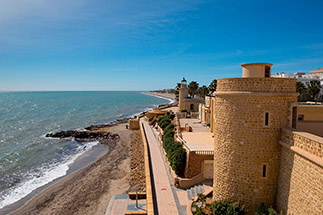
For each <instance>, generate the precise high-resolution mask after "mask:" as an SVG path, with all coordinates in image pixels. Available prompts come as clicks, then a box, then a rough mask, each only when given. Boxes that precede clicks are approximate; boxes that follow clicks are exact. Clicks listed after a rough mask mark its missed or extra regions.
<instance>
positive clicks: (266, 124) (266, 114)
mask: <svg viewBox="0 0 323 215" xmlns="http://www.w3.org/2000/svg"><path fill="white" fill-rule="evenodd" d="M268 125H269V113H268V112H266V113H265V126H268Z"/></svg>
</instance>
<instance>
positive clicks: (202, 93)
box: [198, 85, 209, 99]
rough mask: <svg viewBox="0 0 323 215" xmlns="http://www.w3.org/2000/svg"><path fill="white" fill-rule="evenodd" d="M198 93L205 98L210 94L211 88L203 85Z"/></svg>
mask: <svg viewBox="0 0 323 215" xmlns="http://www.w3.org/2000/svg"><path fill="white" fill-rule="evenodd" d="M198 94H199V95H200V96H201V97H202V98H203V99H204V98H205V96H206V95H208V94H209V89H208V88H207V87H206V86H205V85H203V86H202V87H200V88H199V89H198Z"/></svg>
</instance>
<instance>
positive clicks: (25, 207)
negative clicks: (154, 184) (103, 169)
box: [0, 93, 175, 215]
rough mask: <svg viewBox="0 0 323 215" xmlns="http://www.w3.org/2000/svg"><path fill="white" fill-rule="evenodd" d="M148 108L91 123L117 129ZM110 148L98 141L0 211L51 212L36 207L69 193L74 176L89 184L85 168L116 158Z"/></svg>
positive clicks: (13, 214)
mask: <svg viewBox="0 0 323 215" xmlns="http://www.w3.org/2000/svg"><path fill="white" fill-rule="evenodd" d="M143 94H146V95H149V96H156V97H159V98H162V99H165V100H167V101H171V103H174V102H175V100H174V99H172V98H171V97H167V96H165V95H163V94H162V95H160V94H152V93H143ZM150 109H152V108H149V110H150ZM146 111H147V110H146ZM146 111H142V112H140V113H137V114H134V115H133V116H129V117H124V118H119V119H116V120H114V121H111V122H109V123H106V124H97V125H90V126H89V127H92V128H94V129H95V128H100V126H105V127H108V129H111V130H115V128H116V127H119V128H120V126H124V127H125V124H126V123H127V122H128V119H131V118H134V117H136V116H138V115H141V114H143V113H145V112H146ZM127 131H129V130H127ZM129 132H131V131H129ZM114 133H118V132H114ZM120 136H121V135H120ZM126 139H127V138H126ZM123 142H124V141H123ZM126 142H128V144H129V145H130V140H129V139H128V140H127V141H126ZM126 145H127V144H126ZM117 147H119V143H117V145H116V148H117ZM107 148H108V147H107V146H105V145H103V144H100V143H99V144H98V145H96V146H94V147H93V148H92V149H91V150H89V151H87V152H85V153H84V154H82V155H81V156H80V157H78V158H77V159H76V160H75V161H74V162H73V163H72V164H70V165H69V169H68V171H67V173H66V174H65V175H64V176H61V177H59V178H56V179H54V180H53V181H51V182H49V183H47V184H45V185H43V186H41V187H39V188H37V189H35V190H33V191H32V192H31V193H29V194H28V195H27V196H25V197H23V198H22V199H20V200H18V201H17V202H15V203H13V204H10V205H7V206H6V207H4V208H2V209H0V215H2V214H11V215H16V214H19V215H20V214H48V212H46V213H42V212H39V211H38V209H37V208H39V206H40V205H43V203H44V202H42V199H47V201H48V200H52V199H51V198H49V197H51V196H52V195H54V194H56V193H68V194H67V196H68V195H69V192H70V189H68V188H66V187H65V185H66V184H71V183H73V181H75V177H76V178H79V177H81V179H84V181H85V184H86V181H88V182H89V183H91V182H90V181H91V180H87V179H86V178H88V177H85V176H83V175H84V174H86V173H85V171H86V170H87V169H89V168H91V167H92V166H99V167H100V166H102V165H100V164H99V163H100V161H101V160H110V161H111V160H114V158H113V157H112V158H107V157H108V155H109V154H110V153H112V152H113V151H114V149H112V150H108V149H107ZM122 149H123V148H122ZM123 158H124V159H125V160H126V163H127V162H128V165H127V166H128V168H130V164H129V159H130V158H129V155H128V156H123ZM127 160H128V161H127ZM117 161H120V158H119V159H117ZM101 162H102V161H101ZM115 163H117V164H120V165H124V164H122V162H115ZM127 166H124V167H123V169H126V168H127ZM123 169H119V172H124V171H123ZM80 175H82V176H80ZM129 176H130V170H129V171H128V172H127V173H126V174H124V177H126V178H127V177H128V178H129ZM124 177H123V178H124ZM107 179H111V177H108V178H107ZM113 183H116V185H117V186H118V187H127V189H129V188H130V185H129V180H126V181H125V182H123V183H122V184H120V181H117V182H113V180H112V181H110V185H109V186H108V187H110V186H112V184H113ZM115 191H116V190H114V193H113V192H112V193H113V194H114V195H115V194H123V193H125V192H126V191H127V190H126V189H125V190H124V192H121V193H118V192H117V193H115ZM117 191H120V190H119V189H117ZM48 198H49V199H48ZM95 204H96V205H97V206H98V204H99V206H100V205H101V207H102V206H103V205H104V204H108V202H106V201H105V203H104V204H102V202H101V203H98V202H96V203H95ZM99 206H98V207H99ZM79 207H80V206H79ZM104 207H105V206H103V207H102V208H101V212H102V210H105V209H106V207H107V205H106V207H105V208H104ZM42 208H45V210H48V208H51V206H44V205H43V206H42ZM46 208H47V209H46ZM54 208H55V207H54ZM54 211H55V210H54ZM89 213H92V214H93V211H91V212H89ZM49 214H52V212H49ZM54 214H55V212H54ZM78 214H79V213H78ZM83 214H88V213H83ZM94 214H101V213H94Z"/></svg>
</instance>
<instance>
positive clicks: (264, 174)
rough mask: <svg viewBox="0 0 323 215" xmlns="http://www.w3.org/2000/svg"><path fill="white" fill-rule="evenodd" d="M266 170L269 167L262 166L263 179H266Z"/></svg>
mask: <svg viewBox="0 0 323 215" xmlns="http://www.w3.org/2000/svg"><path fill="white" fill-rule="evenodd" d="M266 170H267V166H266V164H264V165H263V166H262V177H263V178H266Z"/></svg>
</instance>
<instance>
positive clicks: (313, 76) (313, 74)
mask: <svg viewBox="0 0 323 215" xmlns="http://www.w3.org/2000/svg"><path fill="white" fill-rule="evenodd" d="M272 77H274V78H295V79H296V80H297V81H298V82H302V83H303V84H305V85H306V84H309V83H310V81H312V80H318V81H320V84H321V85H323V67H322V68H321V69H320V68H318V69H317V70H312V71H309V74H305V73H299V72H296V73H294V74H286V73H284V72H281V73H276V74H275V75H273V76H272ZM320 94H321V95H322V94H323V90H321V92H320Z"/></svg>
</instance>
